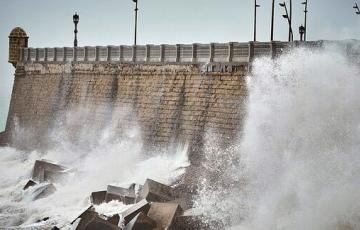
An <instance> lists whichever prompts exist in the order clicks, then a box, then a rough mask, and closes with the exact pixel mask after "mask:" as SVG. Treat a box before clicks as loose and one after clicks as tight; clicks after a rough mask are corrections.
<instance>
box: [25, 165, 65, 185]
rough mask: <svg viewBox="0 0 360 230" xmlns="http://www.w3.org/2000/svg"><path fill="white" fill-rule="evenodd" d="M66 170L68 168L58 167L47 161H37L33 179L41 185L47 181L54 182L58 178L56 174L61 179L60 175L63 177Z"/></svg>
mask: <svg viewBox="0 0 360 230" xmlns="http://www.w3.org/2000/svg"><path fill="white" fill-rule="evenodd" d="M65 170H66V168H65V167H63V166H61V165H56V164H53V163H49V162H46V161H42V160H37V161H35V165H34V169H33V173H32V179H33V180H35V181H38V182H40V183H42V182H44V181H47V180H49V181H50V182H53V180H52V179H55V178H56V174H58V176H59V177H60V174H61V176H63V174H64V173H65V172H64V171H65Z"/></svg>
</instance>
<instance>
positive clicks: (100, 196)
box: [90, 191, 106, 205]
mask: <svg viewBox="0 0 360 230" xmlns="http://www.w3.org/2000/svg"><path fill="white" fill-rule="evenodd" d="M105 197H106V191H98V192H93V193H91V196H90V200H91V203H92V204H96V205H99V204H101V203H104V202H105Z"/></svg>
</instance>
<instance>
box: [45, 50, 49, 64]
mask: <svg viewBox="0 0 360 230" xmlns="http://www.w3.org/2000/svg"><path fill="white" fill-rule="evenodd" d="M48 52H49V49H48V48H45V49H44V61H48Z"/></svg>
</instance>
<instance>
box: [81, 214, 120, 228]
mask: <svg viewBox="0 0 360 230" xmlns="http://www.w3.org/2000/svg"><path fill="white" fill-rule="evenodd" d="M85 229H86V230H121V228H120V227H118V226H116V225H114V224H112V223H110V222H109V221H106V220H104V219H102V218H100V217H99V216H95V218H93V219H92V220H91V221H90V222H89V223H88V224H87V225H86V227H85Z"/></svg>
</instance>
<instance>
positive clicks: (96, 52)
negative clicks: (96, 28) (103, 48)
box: [95, 46, 100, 61]
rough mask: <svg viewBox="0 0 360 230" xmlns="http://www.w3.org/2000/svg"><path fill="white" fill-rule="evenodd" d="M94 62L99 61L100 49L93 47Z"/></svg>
mask: <svg viewBox="0 0 360 230" xmlns="http://www.w3.org/2000/svg"><path fill="white" fill-rule="evenodd" d="M95 61H100V47H99V46H96V47H95Z"/></svg>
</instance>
